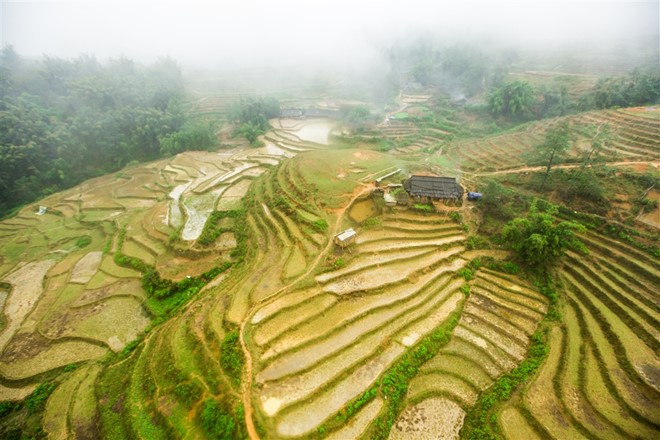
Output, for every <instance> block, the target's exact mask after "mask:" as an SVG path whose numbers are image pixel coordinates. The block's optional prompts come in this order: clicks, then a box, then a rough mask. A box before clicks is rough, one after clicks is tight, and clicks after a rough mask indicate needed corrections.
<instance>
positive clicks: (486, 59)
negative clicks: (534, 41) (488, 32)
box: [386, 41, 660, 120]
mask: <svg viewBox="0 0 660 440" xmlns="http://www.w3.org/2000/svg"><path fill="white" fill-rule="evenodd" d="M386 55H387V57H388V64H389V72H388V74H387V76H388V78H389V82H390V84H391V85H392V86H393V87H394V88H395V89H396V90H397V91H398V90H399V88H401V87H405V86H408V85H413V84H415V83H417V84H419V85H421V86H423V87H437V88H439V89H440V90H442V91H444V92H446V93H447V94H449V95H450V96H451V97H452V98H454V99H455V100H457V101H460V100H461V98H471V97H475V96H479V95H481V94H485V98H486V103H487V106H488V109H489V110H490V111H491V113H492V114H493V115H495V116H498V117H504V118H510V119H515V120H528V119H535V118H547V117H555V116H561V115H566V114H570V113H574V112H577V111H585V110H591V109H595V108H611V107H630V106H636V105H644V104H649V103H658V102H659V101H660V68H658V66H657V63H651V64H649V65H648V66H645V67H639V68H637V69H635V70H633V71H632V72H631V73H629V74H627V75H621V76H613V77H604V78H600V79H599V80H598V81H597V83H596V84H595V85H594V87H593V88H592V89H590V90H587V91H585V93H584V94H583V95H582V96H580V97H575V96H571V95H570V94H569V88H568V84H562V83H558V82H554V83H548V84H542V85H539V86H538V87H534V86H533V85H532V84H531V83H530V82H528V81H525V80H511V79H510V76H509V72H510V71H512V70H519V69H520V63H521V62H522V61H523V60H522V59H521V55H520V54H519V53H518V52H517V51H516V50H513V49H496V48H494V47H493V48H491V50H485V49H484V48H483V47H477V46H474V45H470V44H455V45H448V46H443V45H441V44H435V43H433V42H432V41H423V42H421V43H416V44H413V45H410V46H401V47H393V48H391V49H390V50H389V51H388V52H387V54H386ZM568 78H569V77H566V78H563V79H568Z"/></svg>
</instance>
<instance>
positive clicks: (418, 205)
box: [413, 203, 434, 213]
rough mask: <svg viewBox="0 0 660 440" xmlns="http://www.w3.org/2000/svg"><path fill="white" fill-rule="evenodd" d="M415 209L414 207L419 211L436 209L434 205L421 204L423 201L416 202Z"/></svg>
mask: <svg viewBox="0 0 660 440" xmlns="http://www.w3.org/2000/svg"><path fill="white" fill-rule="evenodd" d="M413 209H414V210H415V211H419V212H429V213H430V212H433V211H434V210H433V207H432V206H431V205H424V204H421V203H415V204H414V205H413Z"/></svg>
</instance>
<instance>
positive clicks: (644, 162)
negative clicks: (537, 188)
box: [463, 160, 660, 177]
mask: <svg viewBox="0 0 660 440" xmlns="http://www.w3.org/2000/svg"><path fill="white" fill-rule="evenodd" d="M648 164H650V165H652V166H654V167H655V168H656V169H660V161H651V160H639V161H619V162H604V163H603V165H605V166H608V167H620V166H626V165H648ZM580 166H581V164H564V165H555V166H553V167H552V169H553V170H556V169H570V168H579V167H580ZM546 168H547V166H545V165H543V166H538V167H520V168H512V169H508V170H500V171H488V172H485V173H469V172H466V171H463V173H464V174H467V175H470V176H473V177H481V176H495V175H498V174H515V173H525V172H536V171H543V170H545V169H546Z"/></svg>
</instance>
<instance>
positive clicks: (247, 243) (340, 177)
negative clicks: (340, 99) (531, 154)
mask: <svg viewBox="0 0 660 440" xmlns="http://www.w3.org/2000/svg"><path fill="white" fill-rule="evenodd" d="M428 99H429V97H428V96H408V97H406V96H405V95H404V96H403V100H402V102H401V104H402V108H401V109H399V110H404V109H406V108H407V107H411V108H410V109H409V110H412V111H414V107H415V106H423V105H424V103H425V102H426V100H428ZM583 120H589V121H591V120H598V121H600V120H608V121H612V122H617V121H618V123H619V124H620V126H621V127H622V128H621V130H620V131H619V132H618V133H619V138H617V139H619V140H618V141H617V143H615V144H613V146H612V148H611V150H609V151H608V152H607V153H608V154H610V155H611V159H612V161H623V162H625V161H630V162H634V161H635V159H638V158H639V157H641V156H643V155H646V154H651V155H653V158H654V159H657V158H658V151H659V150H658V147H657V146H658V142H657V140H658V139H659V137H658V136H660V133H659V132H658V128H657V126H656V127H655V128H654V127H653V126H652V125H649V124H648V123H647V120H645V119H643V118H641V117H636V116H635V115H634V114H633V113H630V112H623V111H607V112H600V113H590V114H586V115H582V116H579V117H578V118H577V119H575V120H573V121H572V123H574V124H576V126H579V124H580V122H581V121H583ZM333 124H334V123H333V122H331V121H328V120H314V119H312V120H304V121H301V120H277V121H273V123H272V125H273V127H274V128H273V129H272V130H271V131H270V132H269V133H267V134H266V136H265V137H264V138H263V141H264V146H263V147H261V148H257V149H245V148H237V149H234V150H221V151H219V152H216V153H201V152H188V153H183V154H180V155H178V156H176V157H174V158H171V159H167V160H161V161H157V162H152V163H148V164H145V165H141V166H135V167H130V168H127V169H124V170H123V171H121V172H119V173H116V174H114V175H109V176H105V177H102V178H98V179H94V180H92V181H88V182H85V183H84V184H82V185H80V186H78V187H76V188H73V189H70V190H68V191H65V192H63V193H59V194H55V195H53V196H51V197H48V198H46V199H44V200H42V201H40V202H39V203H38V204H37V205H34V206H28V207H26V208H25V209H23V210H22V211H21V212H20V213H19V214H18V215H17V216H16V217H14V218H11V219H8V220H5V221H3V222H1V223H0V237H1V243H2V244H1V246H0V252H1V254H0V255H1V257H0V277H1V280H2V283H3V284H2V285H0V304H2V306H3V309H2V310H3V312H4V327H3V328H2V331H1V332H0V353H1V354H0V374H1V375H2V381H1V382H0V397H1V399H2V400H16V399H21V398H23V397H25V396H27V395H28V394H30V393H31V392H32V391H33V390H34V388H35V387H36V386H37V385H38V384H39V383H41V382H44V381H47V380H56V383H57V384H58V386H57V388H56V389H55V391H54V392H53V393H52V394H51V396H50V398H49V399H48V402H47V405H46V410H45V413H44V415H43V420H42V423H43V428H44V430H45V432H46V433H47V434H48V435H49V436H52V437H53V438H73V437H80V438H82V437H86V436H87V437H90V436H91V437H93V436H96V435H103V436H104V437H108V438H131V437H137V438H149V439H154V438H171V437H187V438H200V437H204V436H205V435H207V434H208V430H206V429H207V428H206V427H205V426H207V425H205V424H208V423H216V422H217V420H220V419H219V418H216V419H212V418H209V417H211V416H210V415H209V414H216V415H217V414H220V415H221V417H225V418H226V420H229V419H231V420H233V421H234V422H232V423H236V424H237V425H236V426H237V427H236V428H235V431H232V432H233V435H235V436H242V437H245V436H249V437H250V438H257V437H261V438H295V439H301V438H326V437H327V438H334V439H346V438H358V437H361V436H364V437H376V438H388V437H389V438H391V439H406V438H428V439H432V438H456V437H457V436H458V435H459V431H460V430H461V428H462V427H463V425H464V423H466V422H465V421H466V420H468V422H469V423H473V421H471V419H470V417H474V414H475V411H476V410H475V408H476V409H478V410H480V409H481V408H483V407H484V396H488V395H490V394H489V393H493V392H501V389H502V388H501V387H502V386H505V385H503V383H505V381H512V380H514V379H515V377H517V376H516V375H518V374H521V371H522V370H523V369H525V368H529V362H530V359H536V358H534V356H536V355H535V354H534V353H536V352H534V350H533V349H534V347H537V346H538V344H539V341H541V340H542V338H547V339H548V340H549V342H550V343H549V345H548V346H549V351H548V352H547V353H546V354H545V355H544V356H547V357H545V358H539V359H540V360H539V362H542V365H541V367H540V368H539V370H538V373H537V374H536V375H534V376H532V377H531V379H530V380H529V382H527V383H526V384H525V385H523V386H522V387H520V388H519V389H518V392H517V393H516V394H515V395H513V396H509V397H511V398H507V399H505V400H504V403H503V404H501V405H500V406H499V407H498V408H497V409H496V410H495V411H494V412H493V413H492V414H494V416H495V417H496V420H497V423H496V425H497V426H498V429H500V430H501V435H504V436H505V437H507V438H511V439H516V438H522V437H524V438H546V437H553V438H581V437H587V438H633V437H636V436H639V437H643V438H653V437H655V436H657V432H658V426H659V424H660V418H659V416H658V412H657V408H658V404H659V403H660V393H659V391H658V390H659V384H660V379H659V378H660V374H659V369H658V365H659V364H658V359H657V353H658V340H659V339H660V335H659V334H658V328H659V327H658V321H659V319H660V318H659V315H658V289H657V286H658V285H659V283H660V268H659V267H658V262H657V259H654V258H653V257H651V256H649V255H648V254H646V253H645V252H643V251H641V250H639V249H635V248H633V247H631V246H628V245H626V244H623V243H621V242H619V241H617V240H613V239H611V238H608V237H606V236H603V235H601V234H599V233H596V232H589V233H588V234H586V235H585V237H584V241H585V243H586V245H587V247H588V248H589V249H590V251H591V253H590V255H589V256H588V257H586V258H585V257H583V256H580V255H577V254H573V253H570V254H569V255H568V258H567V259H566V260H565V265H564V266H563V268H562V269H561V281H562V290H561V292H560V294H561V298H562V300H561V301H560V302H559V303H556V304H551V301H550V300H549V299H548V297H547V296H545V295H542V294H541V293H540V292H539V290H538V289H537V288H536V287H535V286H533V285H531V284H530V283H528V282H526V281H524V280H522V279H521V278H519V277H517V276H515V275H511V274H507V273H503V272H498V271H495V270H492V269H488V268H485V267H480V265H479V259H481V258H483V257H486V256H489V257H496V258H502V257H505V256H506V254H504V253H502V252H501V251H492V250H486V251H475V250H468V237H469V233H468V231H469V228H468V226H467V225H465V224H462V223H461V217H460V216H457V215H450V214H449V210H447V212H445V213H440V214H435V213H434V214H427V213H422V212H416V211H414V210H409V209H406V208H394V209H391V210H386V209H383V207H382V206H378V204H376V203H374V201H372V199H371V198H370V193H371V191H372V189H373V183H372V182H373V180H374V179H375V178H377V177H378V176H381V175H384V174H386V173H388V172H390V171H392V170H393V169H396V168H399V167H404V168H406V169H408V170H412V169H414V168H415V167H416V166H418V164H419V163H420V162H422V161H423V160H426V163H427V164H431V166H442V165H443V164H444V166H445V168H443V169H444V170H445V171H451V170H452V169H453V170H455V169H459V168H460V169H461V170H464V171H465V172H466V173H467V174H466V175H465V178H466V179H468V181H469V180H470V179H476V178H478V176H479V174H480V173H487V172H491V171H493V170H495V169H497V170H501V169H508V170H515V169H516V168H518V169H520V167H521V166H522V164H521V163H520V162H519V157H520V153H521V152H522V151H524V150H526V149H529V148H530V147H531V145H532V144H533V143H534V142H536V141H537V140H538V138H539V136H541V134H542V133H543V132H544V130H545V129H546V127H545V126H544V125H542V124H537V125H534V126H530V127H527V128H526V129H525V130H520V131H516V132H513V133H509V134H506V135H501V136H498V137H493V138H490V139H486V140H484V141H475V142H463V143H453V144H451V148H448V149H441V150H437V149H433V148H431V147H433V146H434V145H436V146H437V145H445V143H444V142H445V141H446V138H447V134H448V133H447V132H445V131H440V130H438V131H437V132H433V131H427V132H426V133H425V135H424V136H423V137H419V136H416V137H415V140H414V141H411V144H410V145H408V146H407V147H401V148H399V149H396V150H393V151H391V152H389V153H380V152H377V151H374V150H372V149H365V148H361V145H360V144H356V145H353V146H352V147H351V148H346V146H343V147H342V148H336V145H335V142H336V136H334V135H333V133H332V130H333ZM380 129H381V130H382V131H383V132H384V134H385V135H392V136H404V137H405V136H406V135H407V133H408V131H407V130H414V127H408V126H405V127H404V126H397V125H396V124H395V123H392V124H389V125H387V126H382V127H381V128H380ZM631 133H637V137H636V138H634V139H637V140H636V141H635V142H632V141H631V142H628V141H627V139H632V138H631V137H630V136H633V134H631ZM647 138H648V139H652V140H651V141H647V140H645V139H647ZM640 139H641V140H640ZM495 145H496V146H497V147H493V146H495ZM429 148H431V150H430V151H432V152H431V153H427V149H429ZM468 157H469V158H470V160H469V161H468V160H467V158H468ZM468 162H469V163H468ZM447 164H450V165H451V166H447ZM454 167H456V168H454ZM38 205H41V206H45V207H46V208H47V209H46V212H45V214H43V215H38ZM468 209H469V205H467V204H464V205H463V207H461V208H455V209H452V210H453V211H457V212H459V213H460V212H462V213H464V214H465V216H466V218H467V217H468V216H469V212H467V210H468ZM349 227H354V228H355V229H356V230H357V231H358V237H357V240H356V243H355V244H354V245H352V246H351V247H350V248H349V249H347V250H345V251H342V250H340V249H336V248H335V247H334V245H333V243H332V237H333V236H334V235H335V234H337V233H338V232H340V231H343V230H345V229H347V228H349ZM149 270H151V271H155V272H156V273H158V274H159V277H162V278H163V279H167V280H171V281H172V282H173V283H175V284H176V285H177V286H179V287H180V288H181V289H180V291H181V292H183V293H177V295H179V294H181V295H184V296H176V295H175V296H173V297H165V296H164V297H163V298H159V297H158V296H157V295H155V294H147V292H145V289H144V288H143V286H144V278H145V273H147V272H148V271H149ZM198 281H199V283H198V284H194V283H197V282H198ZM181 286H183V287H181ZM177 292H179V291H177ZM185 295H188V296H185ZM181 298H183V299H181ZM550 307H554V308H555V309H554V310H557V308H558V309H559V310H560V312H561V316H562V318H561V319H562V322H561V323H557V322H555V323H554V324H553V323H552V322H550V321H549V320H548V317H547V315H546V313H547V312H548V310H549V309H550ZM539 328H542V329H543V332H539V331H538V329H539ZM530 347H531V348H532V350H530ZM74 366H76V367H77V368H74ZM507 383H510V382H507ZM218 417H220V416H218ZM209 420H215V422H209ZM223 420H224V419H223ZM217 423H220V422H217ZM238 425H240V426H238Z"/></svg>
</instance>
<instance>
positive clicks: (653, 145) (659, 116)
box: [437, 108, 660, 173]
mask: <svg viewBox="0 0 660 440" xmlns="http://www.w3.org/2000/svg"><path fill="white" fill-rule="evenodd" d="M647 113H648V114H647ZM565 119H566V120H568V122H569V124H570V125H571V128H572V132H573V133H575V134H576V135H577V139H576V141H575V142H574V145H573V148H572V150H571V151H569V154H568V156H567V157H566V159H565V161H566V162H576V161H578V159H580V158H581V157H583V156H585V155H587V154H588V152H589V150H590V149H591V140H592V139H593V138H594V137H595V136H597V135H598V134H599V133H600V132H603V133H605V132H607V137H606V140H605V141H603V142H602V143H603V148H602V151H601V152H600V157H601V159H602V160H604V161H607V162H619V161H639V160H648V161H655V160H658V159H659V158H660V147H659V146H658V141H657V139H658V136H660V132H659V130H660V122H659V121H660V112H659V111H658V110H656V109H645V108H640V109H638V111H636V112H630V111H625V110H607V111H598V112H588V113H583V114H580V115H576V116H569V117H567V118H565ZM557 122H558V120H547V121H539V122H534V123H529V124H526V125H524V126H523V127H522V128H519V129H516V130H514V131H512V132H508V133H504V134H501V135H497V136H490V137H487V138H484V139H478V140H467V141H460V142H455V143H452V144H451V145H450V146H449V147H448V149H447V151H439V152H438V153H437V154H438V155H439V156H441V155H443V154H445V153H446V154H447V159H449V160H451V161H452V162H453V163H456V164H458V165H457V166H460V168H461V170H462V171H464V172H468V173H483V172H494V171H504V170H508V169H517V168H524V167H525V160H526V159H525V157H526V155H527V154H529V153H530V152H531V151H532V150H533V147H534V146H536V145H538V144H539V143H541V142H542V141H543V139H544V135H545V131H546V130H547V128H548V127H550V126H552V125H554V124H556V123H557Z"/></svg>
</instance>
